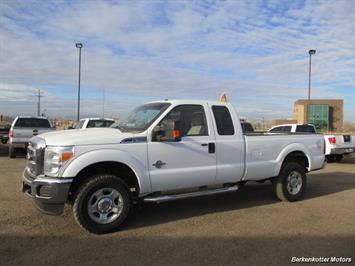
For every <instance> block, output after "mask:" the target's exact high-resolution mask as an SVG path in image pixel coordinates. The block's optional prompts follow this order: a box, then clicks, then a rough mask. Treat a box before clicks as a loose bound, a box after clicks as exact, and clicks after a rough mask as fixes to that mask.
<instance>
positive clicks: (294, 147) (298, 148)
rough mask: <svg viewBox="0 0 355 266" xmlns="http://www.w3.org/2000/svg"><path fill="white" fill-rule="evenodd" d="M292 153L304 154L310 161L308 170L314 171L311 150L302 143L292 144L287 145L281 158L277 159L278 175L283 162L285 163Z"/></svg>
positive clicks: (280, 155)
mask: <svg viewBox="0 0 355 266" xmlns="http://www.w3.org/2000/svg"><path fill="white" fill-rule="evenodd" d="M292 152H302V153H304V155H305V156H306V157H307V160H308V170H310V169H312V160H311V156H310V154H311V153H310V151H309V149H308V148H307V147H306V146H305V145H304V144H302V143H298V142H296V143H291V144H289V145H287V146H286V147H285V148H283V150H282V151H281V152H280V154H279V156H278V157H277V159H276V161H277V162H278V163H277V173H280V171H281V167H282V164H283V162H284V161H285V159H286V157H287V156H288V155H289V154H291V153H292Z"/></svg>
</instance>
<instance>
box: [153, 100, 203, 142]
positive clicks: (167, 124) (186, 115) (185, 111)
mask: <svg viewBox="0 0 355 266" xmlns="http://www.w3.org/2000/svg"><path fill="white" fill-rule="evenodd" d="M159 126H160V127H162V128H163V129H164V132H165V135H166V138H167V139H169V138H170V137H171V136H170V135H171V134H172V131H173V130H175V129H178V130H180V132H181V137H184V136H207V135H208V129H207V122H206V115H205V111H204V108H203V106H201V105H180V106H177V107H175V108H174V109H172V110H171V111H170V112H169V113H168V114H167V115H166V116H165V117H164V119H163V120H162V121H161V122H160V124H159Z"/></svg>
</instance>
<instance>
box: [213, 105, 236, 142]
mask: <svg viewBox="0 0 355 266" xmlns="http://www.w3.org/2000/svg"><path fill="white" fill-rule="evenodd" d="M212 111H213V116H214V119H215V120H216V125H217V132H218V135H223V136H225V135H234V125H233V120H232V117H231V114H230V113H229V110H228V108H227V107H225V106H212Z"/></svg>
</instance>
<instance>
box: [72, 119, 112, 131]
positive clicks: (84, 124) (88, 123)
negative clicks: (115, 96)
mask: <svg viewBox="0 0 355 266" xmlns="http://www.w3.org/2000/svg"><path fill="white" fill-rule="evenodd" d="M113 123H115V120H113V119H111V118H83V119H80V120H79V121H78V123H77V124H76V125H75V127H74V128H75V129H83V128H97V127H110V126H111V125H112V124H113Z"/></svg>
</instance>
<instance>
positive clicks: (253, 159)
mask: <svg viewBox="0 0 355 266" xmlns="http://www.w3.org/2000/svg"><path fill="white" fill-rule="evenodd" d="M244 138H245V151H246V153H245V154H246V157H245V174H244V179H245V180H260V178H262V177H273V176H277V175H278V173H279V170H280V167H281V163H282V162H281V159H282V158H283V155H285V154H288V153H289V151H290V150H291V149H293V150H295V149H296V150H297V148H299V149H300V150H306V151H308V154H309V155H310V158H308V160H309V167H308V170H309V171H310V170H314V169H318V168H321V167H322V166H323V163H324V155H323V154H324V153H323V152H324V140H323V135H320V134H308V133H289V134H284V133H282V134H267V133H250V134H245V135H244Z"/></svg>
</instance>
